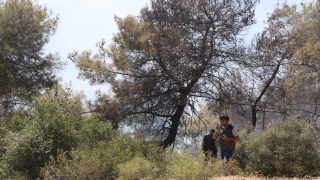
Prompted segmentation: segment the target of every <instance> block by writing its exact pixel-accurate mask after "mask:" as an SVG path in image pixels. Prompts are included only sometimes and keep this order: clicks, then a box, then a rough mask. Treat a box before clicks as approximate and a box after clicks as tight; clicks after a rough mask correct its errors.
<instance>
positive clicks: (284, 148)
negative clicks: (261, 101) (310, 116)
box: [245, 118, 320, 177]
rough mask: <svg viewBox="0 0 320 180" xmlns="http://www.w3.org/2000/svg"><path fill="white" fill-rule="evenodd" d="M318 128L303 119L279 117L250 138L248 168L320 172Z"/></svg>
mask: <svg viewBox="0 0 320 180" xmlns="http://www.w3.org/2000/svg"><path fill="white" fill-rule="evenodd" d="M315 137H316V132H315V131H314V129H313V128H312V127H311V126H310V124H307V123H305V122H303V121H298V120H296V119H295V118H291V119H289V120H286V121H281V120H279V121H278V122H276V123H275V124H274V125H273V126H272V127H271V128H269V129H267V130H266V131H263V132H260V133H256V134H252V135H250V137H249V138H248V141H247V144H246V147H245V153H247V157H248V159H249V162H248V163H247V166H246V170H247V171H248V172H250V173H258V174H262V175H268V176H289V177H292V176H298V177H302V176H317V175H320V174H319V173H320V170H319V168H318V167H319V166H320V153H319V150H318V149H319V142H318V140H317V139H316V138H315Z"/></svg>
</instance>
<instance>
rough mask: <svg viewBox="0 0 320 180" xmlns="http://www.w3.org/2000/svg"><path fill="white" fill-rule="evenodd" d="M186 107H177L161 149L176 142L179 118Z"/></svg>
mask: <svg viewBox="0 0 320 180" xmlns="http://www.w3.org/2000/svg"><path fill="white" fill-rule="evenodd" d="M185 107H186V105H178V106H177V110H176V112H175V114H174V115H173V116H172V118H171V123H172V124H171V127H170V128H169V134H168V136H167V137H166V139H165V140H164V141H163V142H162V145H163V149H165V148H167V147H168V146H170V145H171V144H172V143H174V141H175V140H176V136H177V132H178V128H179V124H180V118H181V116H182V114H183V111H184V108H185Z"/></svg>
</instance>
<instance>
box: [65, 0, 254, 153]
mask: <svg viewBox="0 0 320 180" xmlns="http://www.w3.org/2000/svg"><path fill="white" fill-rule="evenodd" d="M255 4H256V1H255V0H238V1H224V0H216V1H212V0H197V1H193V0H182V1H176V0H155V1H151V7H145V8H143V9H142V10H141V13H140V16H138V17H134V16H128V17H126V18H124V19H121V18H119V17H115V20H116V23H117V24H118V27H119V32H118V33H117V34H116V35H115V36H114V38H113V43H112V44H111V45H110V46H109V48H108V49H104V47H103V46H104V43H105V42H104V41H102V42H101V43H98V46H99V47H100V53H99V54H97V55H94V56H92V55H90V52H83V53H81V54H79V53H77V52H75V53H71V54H70V59H72V60H73V61H74V62H75V63H76V64H77V66H78V67H79V69H80V76H81V77H83V78H86V79H90V80H91V82H92V83H93V84H104V83H106V82H108V83H110V84H111V85H112V90H113V92H114V99H115V100H116V101H117V103H119V104H120V105H119V109H118V110H117V111H116V112H117V114H118V115H117V116H118V117H119V119H123V120H125V122H126V123H127V124H129V125H130V124H131V125H136V126H140V127H143V128H144V129H145V130H146V131H148V132H152V133H154V134H157V135H161V134H162V135H163V136H164V137H165V138H164V140H163V143H162V144H163V146H164V147H167V146H169V145H171V144H172V143H173V142H174V141H175V138H176V135H177V132H178V129H179V127H180V125H181V123H182V121H183V119H181V117H182V115H183V114H187V115H192V114H193V115H195V116H196V115H197V110H196V107H197V101H198V100H203V99H219V98H221V96H219V92H220V91H221V89H224V88H225V87H224V84H225V83H228V81H229V80H230V77H234V76H235V75H234V74H233V72H232V69H233V68H236V67H238V66H239V65H238V62H239V58H240V57H241V56H242V53H243V52H244V48H243V44H242V39H241V38H240V37H239V35H240V33H241V32H243V31H244V30H245V29H246V27H248V26H250V25H251V24H253V23H254V20H253V17H254V6H255ZM106 56H109V57H110V58H111V60H112V63H107V62H106V61H108V60H109V59H105V57H106ZM197 120H198V119H197Z"/></svg>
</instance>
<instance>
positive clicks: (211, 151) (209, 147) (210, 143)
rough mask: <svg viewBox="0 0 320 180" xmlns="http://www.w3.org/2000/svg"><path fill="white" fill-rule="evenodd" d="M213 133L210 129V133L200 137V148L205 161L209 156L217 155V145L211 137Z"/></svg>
mask: <svg viewBox="0 0 320 180" xmlns="http://www.w3.org/2000/svg"><path fill="white" fill-rule="evenodd" d="M214 133H215V130H214V129H211V130H210V133H209V134H207V135H205V136H204V137H203V139H202V150H203V151H204V153H205V161H208V160H209V159H210V158H216V157H217V152H218V150H217V147H216V143H215V139H213V134H214Z"/></svg>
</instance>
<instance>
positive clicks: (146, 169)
mask: <svg viewBox="0 0 320 180" xmlns="http://www.w3.org/2000/svg"><path fill="white" fill-rule="evenodd" d="M118 168H119V172H120V173H119V178H118V180H136V179H140V178H143V179H144V180H148V179H150V180H153V179H155V175H156V174H158V172H159V168H158V167H157V166H156V163H152V162H151V161H149V160H147V159H146V158H145V157H142V156H138V155H137V156H136V157H134V158H133V159H131V160H130V161H128V162H126V163H124V164H119V165H118Z"/></svg>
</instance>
